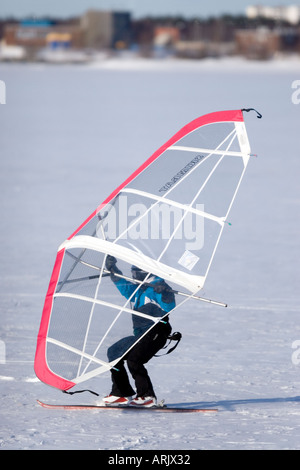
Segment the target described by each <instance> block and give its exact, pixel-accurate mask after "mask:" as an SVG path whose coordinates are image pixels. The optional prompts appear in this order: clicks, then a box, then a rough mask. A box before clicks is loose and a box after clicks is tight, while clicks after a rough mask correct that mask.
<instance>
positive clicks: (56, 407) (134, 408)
mask: <svg viewBox="0 0 300 470" xmlns="http://www.w3.org/2000/svg"><path fill="white" fill-rule="evenodd" d="M37 402H38V404H39V405H41V406H42V407H43V408H48V409H51V410H99V411H100V410H106V411H111V410H114V411H146V412H150V411H153V412H163V413H215V412H217V411H218V410H217V409H216V408H184V407H181V406H180V407H178V406H176V407H175V406H166V405H161V404H159V405H157V406H153V407H150V408H146V407H144V406H112V405H56V404H50V403H44V402H42V401H40V400H37Z"/></svg>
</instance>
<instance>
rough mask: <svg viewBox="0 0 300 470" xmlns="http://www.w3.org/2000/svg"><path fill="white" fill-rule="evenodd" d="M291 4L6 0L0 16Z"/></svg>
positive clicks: (272, 0)
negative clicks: (92, 10) (94, 10)
mask: <svg viewBox="0 0 300 470" xmlns="http://www.w3.org/2000/svg"><path fill="white" fill-rule="evenodd" d="M253 4H254V5H256V4H262V5H269V6H278V5H290V4H298V5H299V1H298V2H296V1H294V2H293V0H267V1H264V0H263V1H255V0H254V2H251V0H227V1H225V2H224V0H223V1H222V0H208V1H207V0H206V1H204V0H64V1H62V0H49V1H43V0H2V1H1V5H0V17H2V18H3V17H6V16H10V15H13V16H16V17H24V16H29V15H34V16H43V15H51V16H61V17H69V16H76V15H81V14H82V13H84V12H85V11H86V10H88V9H91V8H93V9H99V10H126V11H131V12H132V14H133V16H134V17H135V18H138V17H141V16H145V15H147V14H152V15H160V14H168V15H177V14H181V15H183V16H185V17H191V16H201V17H207V16H217V15H220V14H222V13H231V14H239V13H242V14H243V13H245V11H246V7H247V6H248V5H253Z"/></svg>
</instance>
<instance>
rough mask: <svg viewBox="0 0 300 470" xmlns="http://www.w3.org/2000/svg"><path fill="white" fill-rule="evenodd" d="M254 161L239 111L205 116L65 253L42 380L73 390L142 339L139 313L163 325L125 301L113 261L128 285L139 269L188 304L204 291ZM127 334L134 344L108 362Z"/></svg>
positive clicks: (41, 349)
mask: <svg viewBox="0 0 300 470" xmlns="http://www.w3.org/2000/svg"><path fill="white" fill-rule="evenodd" d="M249 157H250V146H249V142H248V137H247V132H246V128H245V124H244V119H243V112H242V111H241V110H235V111H222V112H216V113H211V114H208V115H205V116H201V117H199V118H197V119H195V120H194V121H192V122H191V123H189V124H188V125H186V126H185V127H183V128H182V129H181V130H180V131H179V132H177V133H176V134H175V135H174V136H173V137H172V138H171V139H170V140H168V142H166V143H165V144H164V145H163V146H162V147H160V148H159V149H158V150H157V151H156V152H155V153H154V154H153V155H152V156H151V157H150V158H149V159H148V160H147V161H145V163H143V164H142V165H141V167H139V168H138V169H137V170H136V171H135V172H134V173H133V174H132V175H131V176H130V177H129V178H128V179H127V180H126V181H125V182H124V183H123V184H122V185H121V186H119V187H118V188H117V189H116V190H115V191H113V193H112V194H111V195H110V196H109V197H108V198H107V199H106V200H105V201H104V202H103V203H102V204H101V205H100V206H99V207H98V208H97V209H96V210H95V211H94V212H93V213H92V214H91V215H90V217H89V218H88V219H87V220H86V221H85V222H84V223H83V224H82V225H81V226H80V227H79V228H78V229H77V230H76V231H75V232H74V233H73V234H72V235H71V236H70V237H69V238H68V239H67V240H66V241H65V242H64V243H63V244H62V245H61V246H60V247H59V249H58V253H57V257H56V261H55V265H54V269H53V273H52V276H51V280H50V284H49V288H48V292H47V295H46V299H45V304H44V310H43V314H42V319H41V325H40V330H39V334H38V340H37V348H36V357H35V371H36V374H37V376H38V377H39V378H40V380H42V381H43V382H45V383H47V384H49V385H52V386H54V387H57V388H59V389H61V390H68V389H70V388H71V387H73V386H74V385H75V384H78V383H81V382H83V381H85V380H88V379H89V378H91V377H94V376H96V375H98V374H101V373H103V372H106V371H108V370H110V369H111V368H112V367H115V365H116V364H117V363H118V361H119V360H120V358H122V357H123V356H124V354H126V352H127V351H128V350H129V349H130V348H131V347H133V345H134V344H135V343H136V342H137V341H139V339H140V338H134V339H133V336H132V319H133V316H139V317H141V318H146V319H148V320H151V327H153V326H154V325H155V324H156V323H157V322H160V321H163V317H161V318H159V317H156V318H155V317H149V315H147V314H145V313H141V312H136V311H134V310H133V308H132V300H133V297H134V293H133V294H132V295H131V297H130V298H127V299H124V297H122V296H121V295H120V293H119V292H118V291H117V289H116V287H115V285H114V283H113V282H112V281H111V278H110V275H109V273H108V272H107V270H106V267H105V266H106V259H107V256H108V255H111V256H113V257H115V258H116V259H117V266H118V268H119V269H120V270H121V272H122V273H123V274H122V275H124V276H125V277H127V278H128V279H130V278H131V273H130V267H131V265H135V266H137V267H139V268H141V269H143V270H144V271H146V272H147V273H151V275H155V276H158V277H160V278H162V279H164V280H165V281H166V282H167V283H168V284H169V286H171V287H172V288H173V289H175V288H176V289H178V288H180V289H181V290H182V291H183V292H184V293H186V294H187V297H186V298H188V296H192V295H194V294H195V293H196V292H198V291H199V290H201V289H202V288H203V285H204V283H205V280H206V277H207V274H208V271H209V268H210V266H211V263H212V260H213V257H214V255H215V252H216V249H217V246H218V243H219V240H220V237H221V234H222V231H223V229H224V226H225V224H226V220H227V216H228V213H229V211H230V209H231V206H232V203H233V200H234V198H235V196H236V193H237V191H238V188H239V186H240V183H241V180H242V178H243V175H244V172H245V170H246V167H247V164H248V161H249ZM149 276H150V274H149ZM146 282H147V279H146ZM140 288H141V285H139V284H136V288H135V292H136V291H137V290H138V289H140ZM186 298H185V299H186ZM183 301H185V300H183ZM179 305H180V301H178V297H177V306H176V307H175V308H178V306H179ZM121 338H128V341H127V343H126V341H125V342H123V347H121V348H119V350H118V351H117V352H115V354H114V356H113V357H111V355H110V357H108V350H112V346H113V345H114V344H116V343H118V342H119V343H121V342H120V340H121ZM130 338H131V339H130Z"/></svg>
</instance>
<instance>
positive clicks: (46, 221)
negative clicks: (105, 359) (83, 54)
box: [0, 59, 300, 451]
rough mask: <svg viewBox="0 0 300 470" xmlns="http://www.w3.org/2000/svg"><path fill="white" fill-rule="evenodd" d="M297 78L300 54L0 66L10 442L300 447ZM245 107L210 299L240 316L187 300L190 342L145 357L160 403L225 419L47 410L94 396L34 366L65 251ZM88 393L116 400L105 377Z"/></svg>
mask: <svg viewBox="0 0 300 470" xmlns="http://www.w3.org/2000/svg"><path fill="white" fill-rule="evenodd" d="M299 75H300V61H299V59H294V60H284V61H279V60H278V61H273V62H266V63H263V62H245V61H243V60H241V59H231V60H228V59H227V60H221V61H215V60H206V61H200V62H190V61H176V60H167V61H165V62H164V61H158V60H156V61H155V60H153V61H151V60H147V61H143V60H140V61H139V60H132V59H127V60H125V59H124V60H107V61H103V62H101V63H99V64H93V65H86V66H72V65H68V66H64V65H60V66H56V65H43V64H1V65H0V79H1V80H3V81H4V82H5V84H6V104H5V105H0V112H1V114H0V122H1V136H0V145H1V147H0V148H1V159H0V164H1V172H0V181H1V193H2V196H1V201H0V204H1V231H0V246H1V272H0V274H1V278H0V294H1V295H0V306H1V319H2V321H1V326H0V345H1V347H0V384H1V404H0V416H1V418H0V446H1V449H4V450H7V449H35V450H40V449H43V450H44V449H101V450H104V449H110V450H133V451H137V450H146V449H152V450H159V449H166V450H176V449H177V450H191V449H266V450H271V449H300V444H299V442H300V378H299V373H300V363H299V362H300V328H299V305H300V296H299V284H300V272H299V254H300V252H299V248H300V218H299V216H300V213H299V212H300V186H299V176H300V171H299V170H300V160H299V155H300V139H299V122H300V104H297V100H293V99H292V98H293V96H295V95H293V93H295V91H296V90H295V89H293V88H292V84H293V83H294V82H295V80H299V78H300V76H299ZM298 96H299V94H298ZM246 107H254V108H256V109H258V111H260V112H261V113H262V115H263V119H261V120H259V119H256V115H255V114H254V113H252V114H251V113H249V114H246V115H245V121H246V126H247V130H248V135H249V139H250V143H251V146H252V152H253V153H254V154H257V157H253V159H252V160H251V161H250V164H249V169H248V171H247V173H246V175H245V179H244V181H243V184H242V186H241V189H240V192H239V194H238V197H237V200H236V202H235V204H234V206H233V208H232V212H231V217H230V222H231V223H232V226H228V228H227V229H226V231H225V232H224V236H223V239H222V241H221V243H220V247H219V250H218V253H217V255H216V258H215V262H214V264H213V266H212V269H211V271H210V274H209V277H208V280H207V284H206V286H205V293H204V294H203V295H205V296H206V297H209V298H213V299H217V300H221V301H224V302H227V303H228V304H229V307H228V308H227V309H224V308H222V307H214V306H211V305H206V304H203V303H196V302H192V301H190V302H189V303H187V304H185V307H184V308H183V309H182V310H181V311H180V312H177V313H176V315H174V317H173V321H172V326H173V330H174V331H177V330H179V331H181V332H182V334H183V339H182V341H181V343H180V346H179V347H178V348H177V349H176V350H175V351H174V352H173V353H172V354H171V355H169V356H164V357H161V358H154V359H153V360H152V361H151V362H150V364H149V371H150V375H151V377H152V379H153V382H154V385H155V388H156V392H157V395H158V397H159V398H164V399H165V400H166V401H167V402H169V403H174V404H183V403H184V404H187V406H194V405H199V406H205V407H218V408H219V412H218V413H217V414H208V415H202V414H188V415H185V414H182V415H181V414H163V413H162V414H159V415H158V414H155V415H154V414H153V415H151V414H149V413H139V414H138V415H134V416H133V415H132V414H130V413H127V412H125V413H123V412H121V411H120V412H112V413H110V412H105V413H101V412H94V411H80V412H79V411H78V412H70V411H69V412H67V411H60V410H59V411H58V410H46V409H43V408H41V407H39V406H38V405H37V403H36V399H37V398H38V399H41V400H45V401H50V402H53V403H55V402H56V403H79V402H83V401H85V402H87V403H92V402H93V401H94V397H93V395H90V394H81V395H74V396H68V395H64V394H62V393H61V392H59V391H57V390H55V389H52V388H50V387H48V386H46V385H44V384H42V383H41V382H39V381H38V380H37V379H36V377H35V374H34V371H33V359H34V354H35V346H36V337H37V332H38V328H39V322H40V318H41V313H42V308H43V302H44V297H45V293H46V291H47V287H48V282H49V278H50V274H51V271H52V267H53V263H54V259H55V255H56V250H57V248H58V246H59V245H60V244H61V243H62V242H63V241H64V240H65V238H67V236H69V235H70V234H71V233H72V232H73V231H74V229H75V228H76V227H77V226H78V225H79V224H80V223H81V222H82V221H83V220H85V219H86V217H87V216H88V215H89V214H90V213H91V212H92V211H93V210H94V209H95V208H96V207H97V206H98V204H99V203H100V202H101V201H102V200H104V199H105V198H106V197H107V196H108V194H110V192H111V191H112V190H113V189H114V188H115V187H116V186H117V185H118V184H120V183H121V182H122V181H123V180H124V179H125V178H126V177H127V176H129V174H131V173H132V171H133V170H134V169H135V168H136V167H137V166H138V165H139V164H141V163H142V162H143V161H144V160H145V159H146V158H147V157H149V156H150V155H151V154H152V153H153V152H154V151H155V150H156V149H157V148H158V147H159V146H160V145H161V144H163V143H164V142H165V141H166V140H167V139H168V138H169V137H171V136H172V135H173V134H174V133H175V132H176V131H177V130H179V129H180V128H181V127H182V126H183V125H185V124H186V123H188V122H189V121H191V120H192V119H194V118H196V117H198V116H200V115H202V114H206V113H208V112H213V111H218V110H225V109H238V108H246ZM297 348H298V349H297ZM85 385H86V387H87V388H90V389H92V390H96V391H98V393H99V394H100V395H105V394H107V392H109V389H110V377H109V374H107V375H103V376H101V377H99V378H95V379H92V380H91V381H90V382H88V383H87V384H85Z"/></svg>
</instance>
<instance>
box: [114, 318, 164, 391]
mask: <svg viewBox="0 0 300 470" xmlns="http://www.w3.org/2000/svg"><path fill="white" fill-rule="evenodd" d="M171 331H172V328H171V326H170V324H169V322H167V323H158V324H157V325H155V327H154V328H152V329H151V330H150V331H149V332H148V333H147V334H146V335H145V336H144V337H143V338H142V339H141V340H140V341H139V342H138V343H137V344H136V345H135V346H134V347H133V348H132V349H131V350H130V351H129V352H128V353H127V354H126V356H125V357H124V358H123V359H122V360H121V361H119V362H118V363H117V364H116V365H115V369H111V376H112V391H111V394H112V395H116V396H120V397H128V396H132V395H135V393H136V395H137V397H145V396H151V397H156V395H155V393H154V389H153V385H152V383H151V380H150V377H149V375H148V372H147V369H146V368H145V366H144V364H146V363H147V362H148V361H149V360H150V359H151V358H152V357H153V356H154V355H155V354H156V353H157V352H158V351H159V350H160V349H161V348H163V347H164V346H165V344H166V342H167V338H168V336H169V335H170V333H171ZM130 339H133V340H134V341H135V340H136V338H135V337H127V338H123V340H129V342H130ZM123 340H121V341H123ZM114 346H115V345H114ZM114 346H112V348H114ZM125 361H126V362H127V367H128V369H129V372H130V373H131V375H132V377H133V379H134V382H135V387H136V392H135V391H134V389H133V388H132V386H131V384H130V381H129V377H128V374H127V371H126V369H125V364H124V362H125ZM116 369H118V370H116Z"/></svg>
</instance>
